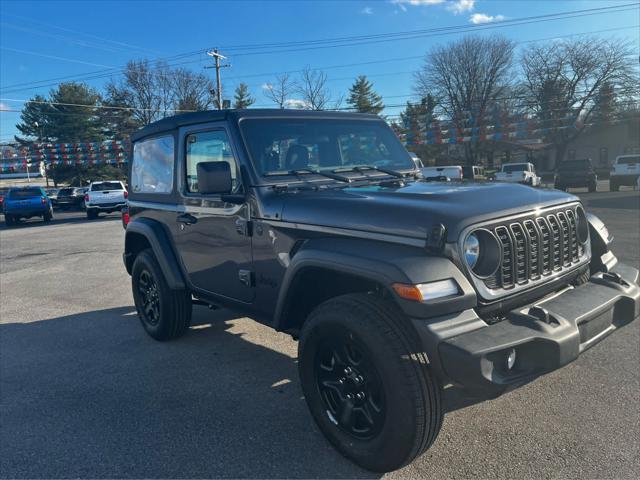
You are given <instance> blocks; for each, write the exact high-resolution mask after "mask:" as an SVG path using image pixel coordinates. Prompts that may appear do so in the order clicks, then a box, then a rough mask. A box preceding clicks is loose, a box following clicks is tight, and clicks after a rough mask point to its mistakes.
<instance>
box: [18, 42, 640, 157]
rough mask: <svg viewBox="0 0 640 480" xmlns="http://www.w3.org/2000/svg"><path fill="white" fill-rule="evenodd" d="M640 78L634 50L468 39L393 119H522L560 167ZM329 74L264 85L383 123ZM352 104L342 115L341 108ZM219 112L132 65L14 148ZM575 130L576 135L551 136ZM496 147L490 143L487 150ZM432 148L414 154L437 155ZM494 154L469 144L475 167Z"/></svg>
mask: <svg viewBox="0 0 640 480" xmlns="http://www.w3.org/2000/svg"><path fill="white" fill-rule="evenodd" d="M636 76H637V71H636V70H634V66H633V51H632V49H631V47H630V45H629V44H628V43H625V42H622V41H618V40H613V39H612V40H603V39H599V38H587V39H577V40H576V39H574V40H565V41H553V42H548V43H544V44H535V45H531V46H529V47H527V48H525V49H523V50H522V51H521V52H520V53H519V54H517V53H516V44H515V42H514V41H512V40H509V39H507V38H505V37H502V36H467V37H464V38H462V39H460V40H456V41H452V42H449V43H447V44H443V45H439V46H436V47H434V48H432V49H431V50H430V51H428V52H427V53H426V55H425V59H424V62H423V64H422V66H421V67H420V69H419V70H418V71H417V72H416V73H415V76H414V77H415V78H414V80H415V81H414V85H413V92H414V94H415V97H416V98H418V100H417V101H408V102H406V105H405V106H404V109H403V111H402V112H401V114H400V116H399V117H388V118H387V120H388V121H389V122H390V123H391V124H392V126H393V127H394V128H395V129H396V130H397V131H398V132H399V133H404V134H407V133H408V134H414V135H420V134H424V132H425V130H427V129H428V128H429V126H430V125H431V124H432V123H433V122H434V121H442V122H447V123H451V124H453V125H454V126H455V127H456V128H458V129H460V130H463V129H465V128H467V129H468V128H469V127H482V126H483V125H487V124H491V123H490V122H491V121H493V120H491V119H495V118H508V117H514V116H522V117H527V118H532V119H536V120H538V121H539V122H540V123H541V124H544V125H545V126H548V127H550V129H549V133H548V134H547V135H546V138H545V139H544V140H545V142H546V143H549V144H551V145H553V148H555V150H556V158H562V157H563V155H564V152H565V151H566V149H567V146H568V145H569V144H570V143H571V142H572V141H574V140H575V139H576V138H577V137H578V136H579V135H581V134H582V133H583V131H584V130H585V125H587V124H588V123H590V122H593V121H594V120H598V121H605V120H608V119H611V118H613V117H615V116H616V115H621V114H624V112H628V111H633V110H635V111H637V110H638V98H639V97H638V93H639V89H638V83H637V78H636ZM327 82H328V77H327V74H326V73H325V72H323V71H321V70H317V69H313V68H311V67H308V66H307V67H305V68H304V69H303V70H302V71H301V72H300V73H299V75H297V76H295V77H294V76H292V75H291V74H288V73H284V74H281V75H277V76H275V78H273V79H272V80H271V81H269V82H268V83H266V84H264V85H263V90H262V93H263V95H264V97H265V98H266V99H268V100H269V101H270V102H272V103H273V104H275V105H276V106H277V107H278V108H304V109H312V110H332V109H345V110H352V111H357V112H363V113H373V114H380V113H382V112H383V110H384V108H385V104H384V102H383V100H382V97H381V96H380V95H379V94H378V93H377V92H376V91H375V89H374V86H373V84H372V83H371V82H370V81H369V79H368V78H367V77H366V76H364V75H360V76H358V77H357V78H356V79H355V80H354V83H353V84H352V86H351V87H350V89H349V91H348V92H347V93H346V95H340V96H336V95H335V94H334V92H332V91H331V90H330V89H329V88H328V86H327ZM255 102H256V99H255V97H254V96H253V95H252V94H251V92H250V89H249V87H248V85H246V84H245V83H240V84H239V85H238V87H237V88H236V89H235V92H234V96H233V101H232V104H231V105H232V107H233V108H250V107H251V106H253V105H255ZM343 103H345V104H346V105H345V106H342V104H343ZM212 108H217V105H216V96H215V90H214V85H213V83H212V81H211V80H210V79H209V78H208V77H207V76H205V75H204V74H201V73H197V72H194V71H191V70H188V69H185V68H172V67H171V66H169V65H168V64H166V63H164V62H159V63H151V62H150V61H148V60H140V61H131V62H129V64H128V65H127V67H126V69H125V71H124V74H123V75H122V76H121V77H120V78H119V79H114V80H111V81H110V82H109V83H108V84H107V85H106V86H105V87H104V89H103V91H102V92H99V91H97V90H96V89H94V88H92V87H89V86H88V85H86V84H84V83H78V82H68V83H61V84H60V85H59V86H58V87H57V88H55V89H53V90H52V91H51V92H50V93H49V95H48V97H44V96H41V95H36V96H35V97H33V98H32V99H31V100H30V101H29V102H28V103H26V104H25V106H24V108H23V111H22V115H21V121H20V123H19V124H18V125H17V129H18V130H19V132H20V133H21V135H22V136H17V137H16V141H18V142H20V143H21V144H27V143H30V142H34V141H45V142H55V141H58V142H78V141H100V140H105V139H112V138H125V137H127V136H128V135H129V134H131V133H132V132H133V131H135V130H136V129H138V128H140V127H142V126H144V125H147V124H149V123H151V122H154V121H156V120H159V119H161V118H163V117H165V116H170V115H174V114H179V113H183V112H189V111H200V110H208V109H212ZM566 124H572V125H575V128H564V129H559V128H555V129H554V128H551V127H557V126H560V125H566ZM487 143H489V142H487ZM435 148H436V147H434V146H431V147H430V146H426V145H423V146H421V147H416V148H415V149H416V150H418V151H419V153H421V154H422V155H424V156H434V149H435ZM491 148H495V146H492V145H487V144H486V143H473V142H467V143H465V144H464V155H465V158H466V161H467V162H468V163H469V164H472V163H475V162H476V161H477V160H478V157H479V155H481V154H482V153H483V151H486V150H487V149H491Z"/></svg>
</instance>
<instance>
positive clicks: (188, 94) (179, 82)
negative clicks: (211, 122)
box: [172, 68, 214, 111]
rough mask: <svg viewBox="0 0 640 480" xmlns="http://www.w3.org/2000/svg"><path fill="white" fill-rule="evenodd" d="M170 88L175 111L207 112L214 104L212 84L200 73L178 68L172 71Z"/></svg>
mask: <svg viewBox="0 0 640 480" xmlns="http://www.w3.org/2000/svg"><path fill="white" fill-rule="evenodd" d="M172 86H173V95H174V105H175V109H176V110H180V111H185V110H186V111H200V110H207V109H208V108H209V107H211V106H212V105H213V103H214V99H213V96H212V94H211V92H212V91H213V83H212V82H211V80H210V79H209V78H207V76H205V75H203V74H201V73H195V72H192V71H191V70H187V69H185V68H178V69H176V70H174V71H173V74H172Z"/></svg>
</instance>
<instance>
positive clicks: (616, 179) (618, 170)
mask: <svg viewBox="0 0 640 480" xmlns="http://www.w3.org/2000/svg"><path fill="white" fill-rule="evenodd" d="M639 182H640V155H639V154H635V155H620V156H618V157H616V161H615V162H614V164H613V168H612V169H611V173H610V175H609V191H611V192H617V191H618V190H620V186H621V185H627V186H630V187H635V186H638V187H639V188H640V184H639Z"/></svg>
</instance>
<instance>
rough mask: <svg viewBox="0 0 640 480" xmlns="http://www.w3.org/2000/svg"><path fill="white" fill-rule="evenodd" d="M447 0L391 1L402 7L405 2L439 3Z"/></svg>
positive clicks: (414, 3) (416, 3)
mask: <svg viewBox="0 0 640 480" xmlns="http://www.w3.org/2000/svg"><path fill="white" fill-rule="evenodd" d="M446 1H447V0H391V3H395V4H396V5H400V8H402V7H403V4H404V3H407V4H409V5H437V4H439V3H444V2H446Z"/></svg>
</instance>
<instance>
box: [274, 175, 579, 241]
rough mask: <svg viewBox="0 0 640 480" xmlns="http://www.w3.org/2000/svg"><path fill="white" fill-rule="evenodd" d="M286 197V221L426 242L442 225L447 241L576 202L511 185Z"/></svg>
mask: <svg viewBox="0 0 640 480" xmlns="http://www.w3.org/2000/svg"><path fill="white" fill-rule="evenodd" d="M283 195H284V196H285V198H284V199H283V200H284V204H283V209H282V220H284V221H285V222H292V223H299V224H311V225H318V226H327V227H335V228H348V229H353V230H361V231H366V232H373V233H382V234H387V235H399V236H404V237H413V238H420V239H426V238H427V232H429V231H430V230H431V226H432V225H437V224H440V223H441V224H443V225H444V226H445V227H446V230H447V241H448V242H452V241H456V240H457V238H458V236H459V234H460V232H461V231H462V230H463V229H464V228H466V227H467V226H469V225H471V224H474V223H478V222H483V221H485V220H491V219H495V218H499V217H503V216H507V215H513V214H517V213H522V212H527V211H530V210H533V209H535V208H540V207H547V206H552V205H559V204H562V203H567V202H572V201H577V200H578V199H577V197H575V196H573V195H569V194H567V193H565V192H561V191H558V190H550V189H542V188H532V187H528V186H525V185H518V184H509V183H485V182H482V183H474V182H469V183H467V182H462V183H458V182H453V183H449V182H441V183H440V182H424V181H415V182H411V183H408V184H406V185H405V186H401V187H383V186H369V187H348V188H343V189H334V190H327V191H320V192H318V191H307V190H300V191H292V192H286V193H283Z"/></svg>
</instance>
